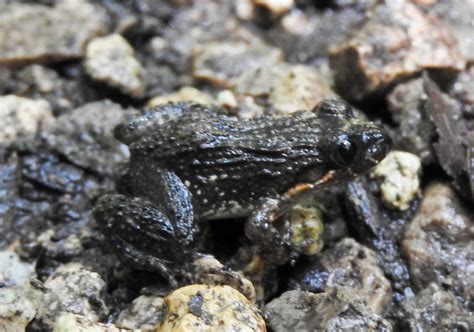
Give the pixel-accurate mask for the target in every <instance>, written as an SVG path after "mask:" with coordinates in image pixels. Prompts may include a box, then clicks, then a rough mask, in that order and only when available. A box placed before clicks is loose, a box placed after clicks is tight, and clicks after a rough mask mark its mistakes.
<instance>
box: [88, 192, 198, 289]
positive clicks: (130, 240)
mask: <svg viewBox="0 0 474 332" xmlns="http://www.w3.org/2000/svg"><path fill="white" fill-rule="evenodd" d="M94 217H95V219H96V220H97V223H98V225H99V227H100V229H101V231H102V232H103V234H104V235H105V237H106V240H107V241H108V245H111V246H112V247H113V249H114V250H115V252H116V253H117V254H118V257H119V258H120V259H121V260H122V261H124V262H125V263H127V264H129V265H130V266H132V267H134V268H136V269H140V270H148V271H156V272H158V273H160V274H162V275H163V276H164V277H166V278H167V279H168V280H169V282H170V284H171V285H172V286H177V282H176V280H175V278H174V273H173V271H175V270H176V266H175V265H176V262H177V261H179V262H180V263H179V264H181V262H182V261H185V260H186V259H188V260H189V258H187V256H188V255H187V254H186V253H187V252H188V251H187V250H186V249H189V248H187V247H186V246H184V245H183V244H182V243H180V240H181V239H182V237H181V236H179V235H180V234H179V233H180V232H179V231H176V230H175V225H173V223H172V222H171V221H170V219H169V218H168V216H167V215H165V214H164V213H163V212H162V211H161V210H160V209H159V208H157V207H156V206H155V205H154V204H153V203H151V202H150V201H148V200H147V199H144V198H140V197H135V198H131V197H127V196H123V195H105V196H102V197H101V198H100V199H99V201H98V202H97V204H96V207H95V209H94ZM188 217H189V216H188ZM191 217H192V216H191ZM177 233H178V234H177ZM177 245H182V246H183V247H181V248H180V249H178V250H177V248H176V246H177Z"/></svg>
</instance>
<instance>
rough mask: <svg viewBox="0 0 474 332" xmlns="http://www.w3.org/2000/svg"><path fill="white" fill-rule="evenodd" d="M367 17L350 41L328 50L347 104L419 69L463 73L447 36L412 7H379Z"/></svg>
mask: <svg viewBox="0 0 474 332" xmlns="http://www.w3.org/2000/svg"><path fill="white" fill-rule="evenodd" d="M369 17H370V19H369V20H368V21H367V22H366V24H365V25H364V26H363V27H362V28H361V29H360V30H359V31H357V32H356V33H355V34H354V35H353V37H352V38H350V39H349V40H348V41H346V42H345V43H343V44H342V45H338V46H334V47H333V48H331V50H330V65H331V68H332V69H333V71H334V75H335V81H336V85H337V87H338V91H340V93H341V94H343V95H344V96H345V97H346V98H348V99H351V100H361V99H363V98H365V97H367V96H369V95H370V94H373V93H376V92H382V91H383V90H385V89H386V88H388V87H390V86H391V85H393V84H394V83H395V82H396V81H399V80H400V79H403V78H406V77H408V76H412V75H414V74H416V73H418V72H420V71H421V70H423V69H437V70H440V71H445V72H447V73H453V72H458V71H460V70H462V69H463V68H464V66H465V62H464V58H463V57H462V55H461V53H460V52H459V49H458V47H457V45H456V41H455V39H454V38H453V37H452V36H451V35H450V34H449V31H448V30H447V29H446V28H445V27H444V26H443V25H442V24H441V22H438V21H436V20H434V19H431V18H429V17H428V16H426V15H425V14H424V13H423V12H422V11H420V10H419V9H418V8H417V7H416V6H415V5H413V4H412V3H411V2H408V1H406V0H399V1H385V2H382V3H380V4H378V5H376V6H374V7H373V10H372V12H371V13H369Z"/></svg>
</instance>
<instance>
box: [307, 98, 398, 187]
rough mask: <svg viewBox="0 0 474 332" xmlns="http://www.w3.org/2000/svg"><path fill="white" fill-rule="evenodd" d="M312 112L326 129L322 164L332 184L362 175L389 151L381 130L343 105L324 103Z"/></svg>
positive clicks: (334, 101) (384, 132) (385, 134)
mask: <svg viewBox="0 0 474 332" xmlns="http://www.w3.org/2000/svg"><path fill="white" fill-rule="evenodd" d="M313 112H317V114H318V115H317V116H318V118H319V119H320V121H321V122H322V123H323V124H324V126H325V128H326V129H325V135H324V137H325V139H324V141H325V142H323V144H322V146H323V149H324V153H323V155H324V156H325V159H326V160H325V161H324V164H325V165H326V172H327V173H328V174H332V177H333V179H334V180H339V179H350V178H354V177H356V176H357V175H360V174H364V173H366V172H367V171H369V170H370V169H372V168H373V167H374V166H375V165H377V164H378V163H379V162H380V161H382V160H383V159H384V158H385V156H386V155H387V153H388V152H390V150H391V148H392V145H393V141H392V138H391V137H390V135H389V133H388V132H387V131H386V130H385V129H384V128H382V127H381V126H378V125H376V124H375V123H373V122H370V121H367V120H362V119H359V118H356V117H355V116H354V114H353V111H352V109H351V107H350V106H349V105H348V104H347V103H345V102H343V101H340V100H324V101H322V102H321V103H320V104H319V105H318V106H317V107H316V108H315V109H314V110H313ZM318 176H320V174H319V175H318Z"/></svg>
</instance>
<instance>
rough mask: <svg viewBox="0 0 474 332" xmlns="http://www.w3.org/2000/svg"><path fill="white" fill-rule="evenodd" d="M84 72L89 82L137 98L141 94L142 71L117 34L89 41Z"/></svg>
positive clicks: (128, 47)
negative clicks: (87, 75) (91, 81)
mask: <svg viewBox="0 0 474 332" xmlns="http://www.w3.org/2000/svg"><path fill="white" fill-rule="evenodd" d="M84 67H85V69H86V72H87V73H88V74H89V76H90V77H92V78H93V79H95V80H97V81H100V82H103V83H105V84H107V85H109V86H111V87H114V88H117V89H118V90H120V91H121V92H122V93H124V94H127V95H130V96H132V97H137V98H140V97H142V96H143V95H144V94H145V71H144V69H143V67H142V66H141V64H140V63H139V62H138V60H137V59H136V58H135V56H134V51H133V48H132V46H130V44H129V43H128V42H127V40H125V38H123V37H122V36H120V35H118V34H114V35H110V36H107V37H102V38H95V39H93V40H92V41H91V42H90V43H89V44H88V45H87V50H86V60H85V63H84Z"/></svg>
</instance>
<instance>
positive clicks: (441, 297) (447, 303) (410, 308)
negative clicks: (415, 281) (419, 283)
mask: <svg viewBox="0 0 474 332" xmlns="http://www.w3.org/2000/svg"><path fill="white" fill-rule="evenodd" d="M402 311H403V314H404V315H405V321H406V324H407V325H408V326H406V329H405V330H409V331H472V329H473V328H474V316H473V315H472V314H471V313H469V312H468V311H467V310H466V309H464V308H463V307H462V306H461V305H460V304H459V302H458V301H457V300H456V297H455V296H454V295H453V293H451V292H449V291H448V292H447V291H444V290H443V289H441V288H440V287H439V286H438V285H436V284H430V285H429V286H428V287H427V288H426V289H424V290H422V291H421V292H420V293H418V294H417V295H416V296H415V297H413V298H411V299H408V300H406V301H404V302H403V303H402ZM404 327H405V326H404Z"/></svg>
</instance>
